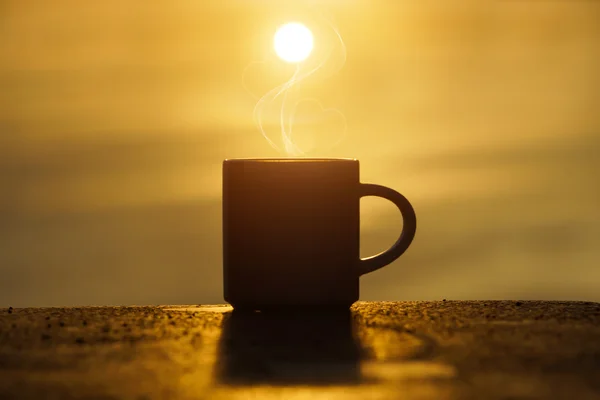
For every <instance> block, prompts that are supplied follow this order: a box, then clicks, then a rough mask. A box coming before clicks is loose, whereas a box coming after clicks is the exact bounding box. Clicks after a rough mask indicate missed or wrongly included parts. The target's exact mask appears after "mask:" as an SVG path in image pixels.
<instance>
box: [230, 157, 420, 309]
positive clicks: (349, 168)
mask: <svg viewBox="0 0 600 400" xmlns="http://www.w3.org/2000/svg"><path fill="white" fill-rule="evenodd" d="M365 196H378V197H383V198H385V199H388V200H390V201H391V202H392V203H394V204H395V205H396V206H397V207H398V208H399V209H400V212H401V213H402V218H403V227H402V232H401V234H400V236H399V238H398V240H397V241H396V243H394V244H393V245H392V247H390V248H389V249H388V250H387V251H384V252H382V253H380V254H378V255H375V256H373V257H369V258H365V259H361V258H360V255H359V251H360V247H359V243H360V240H359V236H360V198H361V197H365ZM416 227H417V220H416V216H415V212H414V210H413V207H412V206H411V204H410V203H409V201H408V200H407V199H406V198H405V197H404V196H402V195H401V194H400V193H398V192H396V191H395V190H393V189H390V188H388V187H385V186H379V185H373V184H365V183H360V181H359V162H358V160H355V159H337V158H318V159H317V158H264V159H258V158H256V159H229V160H225V161H224V162H223V284H224V297H225V301H227V302H228V303H230V304H231V305H232V306H233V307H234V308H236V309H249V310H263V309H276V308H282V307H294V306H296V307H306V306H318V307H332V308H338V307H349V306H350V305H351V304H352V303H354V302H355V301H357V300H358V298H359V277H360V276H361V275H363V274H366V273H369V272H372V271H375V270H377V269H379V268H382V267H384V266H386V265H388V264H389V263H391V262H392V261H394V260H395V259H397V258H398V257H400V255H402V253H404V252H405V251H406V249H407V248H408V246H409V245H410V244H411V242H412V240H413V238H414V236H415V231H416Z"/></svg>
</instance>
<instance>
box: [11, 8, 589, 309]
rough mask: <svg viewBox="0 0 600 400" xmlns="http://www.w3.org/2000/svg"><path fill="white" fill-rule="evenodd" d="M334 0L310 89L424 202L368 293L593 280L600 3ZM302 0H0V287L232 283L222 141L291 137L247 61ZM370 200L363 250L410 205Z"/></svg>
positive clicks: (175, 297)
mask: <svg viewBox="0 0 600 400" xmlns="http://www.w3.org/2000/svg"><path fill="white" fill-rule="evenodd" d="M321 4H324V5H325V6H326V7H327V8H328V10H329V12H330V13H331V14H332V15H333V16H334V17H335V19H336V22H337V24H338V27H339V30H340V33H341V34H342V36H343V38H344V40H345V42H346V45H347V48H348V59H347V63H346V65H345V67H344V68H343V69H342V70H341V71H340V72H339V73H337V74H336V75H334V76H332V77H330V78H329V79H327V80H324V81H322V82H320V83H319V84H314V85H312V86H309V87H308V88H307V90H309V89H310V91H312V93H311V95H313V96H315V97H317V98H319V99H320V100H322V101H323V103H324V104H326V105H327V106H335V107H337V108H339V109H340V110H342V111H343V112H344V113H345V115H346V117H347V121H348V137H347V139H346V140H345V142H344V143H343V144H342V145H341V146H339V147H337V148H336V149H335V150H333V151H331V152H329V153H328V154H327V155H328V156H332V157H338V156H341V157H355V158H358V159H360V161H361V168H362V180H363V181H364V182H373V183H379V184H384V185H388V186H391V187H393V188H396V189H398V190H399V191H401V192H403V193H404V194H405V195H406V196H407V197H408V198H409V199H411V200H412V201H413V203H414V205H415V208H416V210H417V215H418V217H419V231H418V234H417V237H416V240H415V242H414V245H413V246H412V247H411V249H410V250H409V251H408V252H407V253H406V254H405V255H404V256H403V257H402V258H401V259H400V260H399V261H397V262H396V263H394V264H393V265H392V266H389V267H387V268H385V269H383V270H381V271H378V272H376V273H373V274H371V275H369V276H366V277H365V278H364V279H363V280H362V299H364V300H372V299H382V300H399V299H441V298H448V299H474V298H480V299H498V298H521V299H527V298H546V299H588V300H596V301H598V300H600V210H599V208H600V207H599V206H600V178H599V177H598V175H599V173H600V2H596V1H518V0H512V1H495V2H481V1H477V2H476V1H469V2H464V1H461V2H456V1H436V2H432V1H421V2H416V1H415V2H405V1H386V0H379V1H366V0H364V1H358V0H356V1H341V0H337V1H325V2H322V3H321ZM304 12H305V11H304V6H303V4H302V3H300V2H292V1H285V2H283V1H249V0H247V1H242V0H237V1H233V0H228V1H211V2H209V1H176V2H170V3H164V2H163V3H161V5H158V3H155V2H143V1H136V2H133V1H131V2H127V1H125V2H123V1H115V0H111V1H102V2H82V1H59V0H56V1H47V2H42V1H38V2H26V1H18V0H14V1H4V2H2V3H0V187H1V188H2V196H1V197H0V221H1V225H0V306H8V305H13V306H27V305H48V306H51V305H52V306H54V305H75V304H152V303H215V302H222V297H221V296H222V289H221V221H220V218H221V211H220V206H221V204H220V201H221V200H220V196H221V184H220V179H221V161H222V160H223V159H224V158H233V157H260V156H266V157H269V156H270V157H273V156H278V154H277V153H276V152H275V151H274V150H273V149H271V147H269V146H268V144H267V143H266V141H265V140H264V139H263V138H262V136H261V135H260V133H259V132H258V131H257V129H256V128H255V127H254V125H253V122H252V109H253V106H254V104H255V100H254V99H253V98H252V97H251V96H249V94H248V93H247V92H246V91H245V90H244V88H243V86H242V84H241V76H242V71H243V70H244V68H245V67H246V66H247V65H248V64H249V63H250V62H252V61H256V60H260V59H262V58H264V57H268V56H269V54H270V52H272V48H271V38H272V34H273V33H274V30H275V29H276V28H277V26H278V25H280V24H281V23H284V22H287V21H289V20H298V19H300V20H302V18H303V17H304V16H305V14H304ZM315 39H316V44H317V45H318V40H319V38H318V37H316V38H315ZM262 73H263V75H264V76H265V77H269V78H272V79H273V81H274V82H275V83H277V81H278V80H281V79H284V78H285V76H286V74H288V73H289V66H287V65H284V64H283V63H277V62H274V63H271V64H269V66H268V67H267V69H265V70H264V71H262ZM265 79H266V78H265ZM261 82H262V81H261ZM362 211H363V213H362V243H363V248H362V250H361V252H362V254H363V255H365V256H366V255H370V254H373V253H375V252H377V251H380V250H383V249H385V248H386V247H387V246H388V245H389V244H390V243H391V242H392V241H393V240H394V238H395V236H396V233H397V230H398V229H399V224H400V216H399V215H398V213H397V211H396V210H395V209H394V207H393V206H392V205H391V204H387V203H386V202H385V201H383V200H373V199H368V200H364V201H363V202H362Z"/></svg>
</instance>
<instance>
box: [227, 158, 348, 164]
mask: <svg viewBox="0 0 600 400" xmlns="http://www.w3.org/2000/svg"><path fill="white" fill-rule="evenodd" d="M356 161H358V159H356V158H335V157H315V158H313V157H264V158H226V159H225V160H224V161H223V162H224V163H231V162H356Z"/></svg>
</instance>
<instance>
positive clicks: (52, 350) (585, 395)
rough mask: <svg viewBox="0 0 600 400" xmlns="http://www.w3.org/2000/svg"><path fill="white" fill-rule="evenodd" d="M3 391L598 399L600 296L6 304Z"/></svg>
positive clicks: (22, 394)
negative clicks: (236, 304) (279, 308)
mask: <svg viewBox="0 0 600 400" xmlns="http://www.w3.org/2000/svg"><path fill="white" fill-rule="evenodd" d="M0 398H2V399H135V400H142V399H146V400H149V399H247V398H257V399H304V398H306V399H553V398H556V399H563V398H564V399H573V398H577V399H598V398H600V304H598V303H584V302H534V301H522V302H521V301H519V302H517V301H476V302H465V301H438V302H377V303H365V302H359V303H356V304H355V305H354V306H353V307H352V309H351V310H350V311H349V312H343V311H342V312H335V313H334V312H330V311H324V310H313V311H311V312H295V313H290V312H288V313H264V312H263V313H251V314H237V313H236V312H233V311H232V310H231V308H230V307H228V306H219V305H214V306H206V305H191V306H160V307H89V308H24V309H17V308H15V309H6V308H4V309H0Z"/></svg>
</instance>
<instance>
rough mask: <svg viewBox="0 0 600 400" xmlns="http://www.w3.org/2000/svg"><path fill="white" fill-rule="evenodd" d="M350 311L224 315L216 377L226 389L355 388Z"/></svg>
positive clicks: (356, 359)
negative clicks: (329, 385)
mask: <svg viewBox="0 0 600 400" xmlns="http://www.w3.org/2000/svg"><path fill="white" fill-rule="evenodd" d="M360 358H361V350H360V346H359V343H358V341H357V340H356V339H355V337H354V329H353V321H352V313H351V311H350V310H348V309H345V310H319V311H314V310H313V311H310V310H306V311H302V310H296V311H294V312H290V311H288V312H285V311H274V310H271V311H263V312H252V311H250V312H249V311H240V310H234V311H232V312H231V313H229V314H227V315H226V316H225V320H224V325H223V331H222V336H221V339H220V342H219V348H218V355H217V364H216V371H215V372H216V379H217V381H218V382H220V383H223V384H229V385H253V384H270V385H288V384H311V385H319V384H322V385H328V384H357V383H360V382H361V381H362V379H361V373H360Z"/></svg>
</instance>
